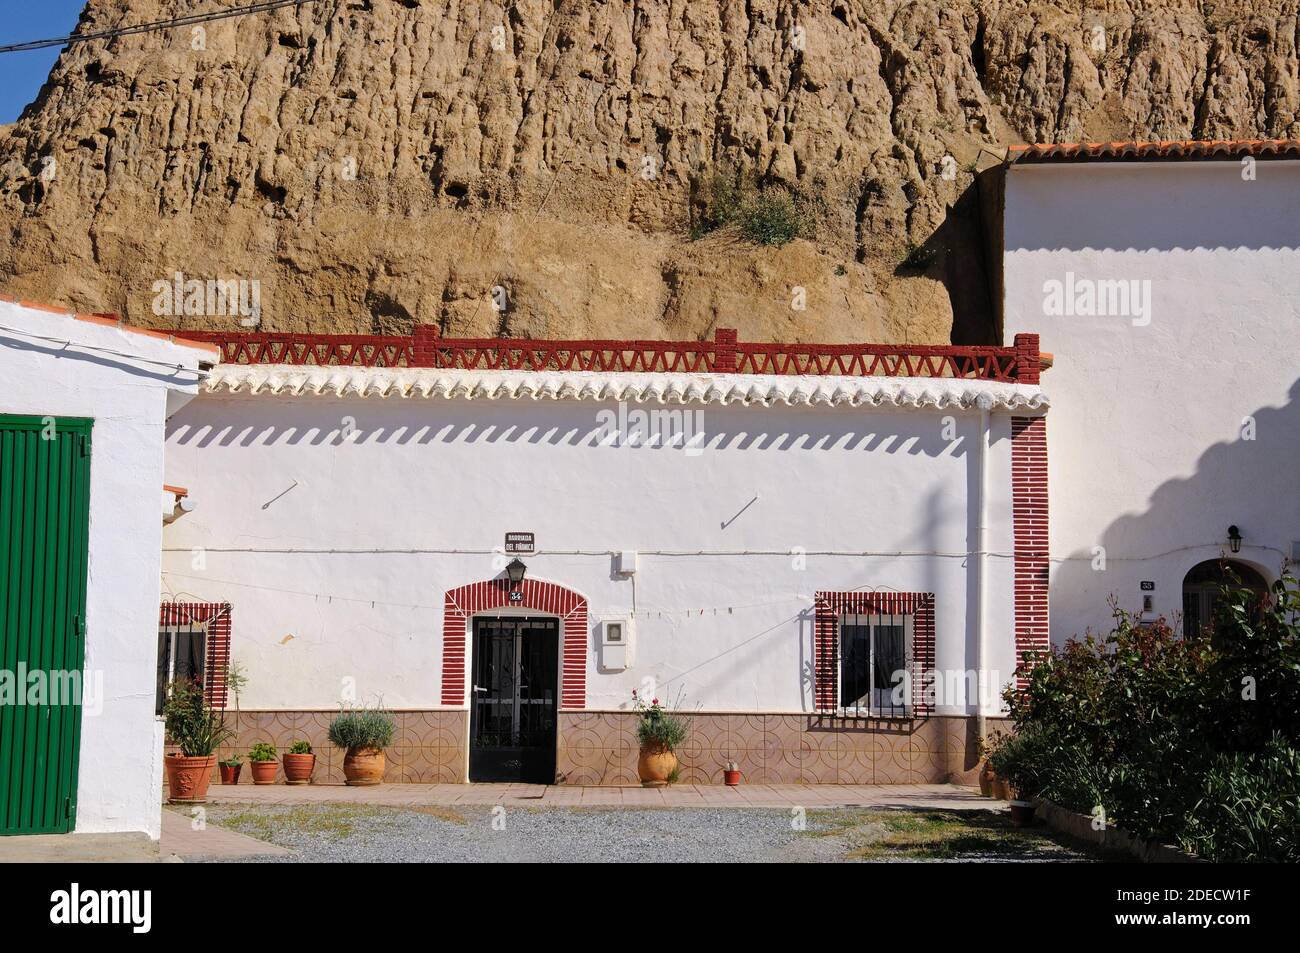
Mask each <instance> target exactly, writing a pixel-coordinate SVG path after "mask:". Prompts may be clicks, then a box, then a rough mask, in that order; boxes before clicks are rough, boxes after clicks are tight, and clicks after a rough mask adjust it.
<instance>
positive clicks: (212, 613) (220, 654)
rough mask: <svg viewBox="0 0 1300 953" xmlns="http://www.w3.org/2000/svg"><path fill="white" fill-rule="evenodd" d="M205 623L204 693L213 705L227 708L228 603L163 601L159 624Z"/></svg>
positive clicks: (228, 661) (228, 666) (228, 660)
mask: <svg viewBox="0 0 1300 953" xmlns="http://www.w3.org/2000/svg"><path fill="white" fill-rule="evenodd" d="M192 622H197V623H206V624H207V627H208V637H207V641H206V646H207V647H206V649H205V653H206V658H205V659H204V661H203V693H204V694H205V695H206V696H207V699H208V704H209V705H211V706H212V707H213V708H225V707H226V701H227V698H226V672H227V670H228V669H229V668H230V603H229V602H164V603H163V604H162V606H161V607H160V611H159V615H158V625H159V626H168V625H188V624H190V623H192Z"/></svg>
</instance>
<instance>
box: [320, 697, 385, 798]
mask: <svg viewBox="0 0 1300 953" xmlns="http://www.w3.org/2000/svg"><path fill="white" fill-rule="evenodd" d="M396 731H397V720H396V719H395V718H393V716H392V715H391V714H389V713H388V712H386V711H383V710H381V709H378V708H360V709H353V710H350V711H341V712H339V713H338V714H337V715H335V716H334V720H333V721H332V722H330V732H329V737H330V742H331V743H332V744H335V745H338V746H339V747H340V748H344V749H346V751H347V754H346V755H344V757H343V778H344V781H345V783H347V784H349V785H352V786H354V787H356V786H360V785H366V784H380V783H382V782H383V780H384V769H385V767H387V761H386V759H385V757H384V749H385V748H387V747H388V746H389V745H390V744H392V743H393V734H394V733H395V732H396Z"/></svg>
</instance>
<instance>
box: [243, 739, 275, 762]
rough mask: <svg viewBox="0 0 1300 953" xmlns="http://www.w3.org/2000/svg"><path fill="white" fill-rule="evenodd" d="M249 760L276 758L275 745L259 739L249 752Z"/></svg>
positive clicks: (261, 760) (270, 759) (271, 759)
mask: <svg viewBox="0 0 1300 953" xmlns="http://www.w3.org/2000/svg"><path fill="white" fill-rule="evenodd" d="M248 760H249V761H257V762H266V761H274V760H275V745H273V744H270V743H268V742H265V741H259V742H258V743H257V744H255V745H253V747H252V748H251V749H250V750H249V752H248Z"/></svg>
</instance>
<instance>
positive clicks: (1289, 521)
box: [1053, 380, 1300, 635]
mask: <svg viewBox="0 0 1300 953" xmlns="http://www.w3.org/2000/svg"><path fill="white" fill-rule="evenodd" d="M1247 419H1248V420H1253V425H1254V429H1253V439H1243V438H1241V437H1239V438H1238V439H1236V440H1232V441H1223V442H1220V443H1216V444H1214V445H1212V446H1211V447H1209V448H1208V449H1207V450H1206V451H1205V452H1204V453H1203V454H1201V456H1200V458H1199V459H1198V460H1197V464H1196V471H1195V472H1194V473H1193V474H1192V475H1191V476H1190V477H1187V478H1186V479H1173V480H1167V481H1165V482H1164V483H1162V484H1160V485H1159V486H1158V487H1156V488H1155V490H1154V491H1153V492H1152V494H1151V497H1150V505H1149V506H1148V507H1147V509H1146V510H1145V511H1143V512H1141V513H1134V514H1130V515H1126V516H1123V517H1121V518H1120V519H1117V520H1115V521H1114V522H1113V523H1111V524H1110V525H1109V526H1107V527H1106V528H1105V530H1103V531H1102V532H1101V533H1100V534H1099V536H1098V538H1097V545H1099V546H1102V547H1104V549H1105V552H1106V554H1107V564H1108V566H1111V567H1113V566H1114V565H1115V563H1114V560H1115V559H1116V558H1117V557H1118V558H1127V557H1132V556H1146V557H1154V556H1168V557H1170V558H1171V559H1174V560H1176V561H1177V569H1176V570H1175V572H1174V573H1173V575H1175V576H1176V579H1175V580H1174V581H1175V583H1176V584H1177V585H1179V586H1181V585H1182V580H1183V577H1184V576H1185V575H1186V574H1187V572H1188V571H1189V570H1190V569H1191V568H1192V567H1193V566H1195V565H1196V564H1197V563H1200V562H1202V561H1204V560H1206V559H1213V558H1216V556H1217V555H1218V553H1219V552H1220V551H1221V550H1225V549H1227V530H1228V527H1229V526H1230V525H1234V524H1235V525H1238V526H1240V527H1241V531H1242V535H1243V536H1244V537H1245V543H1244V545H1243V546H1242V550H1241V553H1240V554H1232V555H1231V556H1230V558H1231V559H1233V560H1236V561H1239V562H1244V563H1246V564H1248V565H1250V566H1252V567H1253V568H1255V569H1257V570H1258V571H1259V572H1260V574H1261V575H1263V576H1264V578H1265V579H1266V580H1269V581H1270V582H1271V581H1272V580H1275V579H1277V577H1278V575H1279V574H1280V569H1281V567H1282V564H1283V562H1284V561H1285V560H1286V559H1287V558H1288V557H1289V553H1287V552H1285V551H1284V550H1283V549H1281V548H1279V547H1277V546H1272V545H1267V542H1268V541H1269V540H1270V539H1272V541H1274V542H1276V541H1277V539H1278V538H1279V537H1281V538H1282V539H1284V540H1289V539H1291V538H1292V537H1295V538H1300V494H1297V492H1296V467H1297V464H1298V463H1300V380H1297V381H1296V382H1295V383H1293V384H1292V385H1291V389H1290V391H1289V392H1288V395H1287V401H1286V403H1285V404H1283V405H1282V406H1280V407H1262V408H1260V409H1258V410H1256V411H1255V412H1254V413H1253V414H1251V415H1250V417H1249V418H1247ZM1244 428H1245V422H1244V421H1243V430H1244ZM1100 462H1101V461H1099V463H1100ZM1075 478H1076V479H1079V480H1085V481H1086V479H1087V475H1086V474H1077V475H1076V476H1075ZM1058 498H1061V497H1058ZM1252 536H1253V537H1254V539H1255V540H1256V542H1254V543H1252V541H1251V537H1252ZM1092 562H1093V553H1092V552H1091V551H1088V550H1078V551H1075V552H1073V553H1070V554H1069V557H1068V559H1067V560H1066V561H1064V562H1062V563H1061V564H1060V565H1059V566H1058V567H1057V568H1056V572H1055V576H1054V579H1053V588H1054V589H1059V590H1061V591H1063V592H1079V593H1087V592H1094V593H1099V595H1100V599H1099V603H1098V605H1097V606H1096V610H1095V611H1096V613H1097V624H1098V625H1100V626H1101V628H1102V630H1103V631H1104V630H1106V629H1108V628H1109V612H1108V610H1107V607H1106V604H1105V599H1106V598H1107V597H1108V596H1109V595H1112V594H1113V595H1116V596H1118V597H1120V605H1121V607H1123V608H1134V607H1133V606H1132V598H1131V597H1132V593H1129V592H1127V591H1126V592H1123V593H1115V592H1114V591H1113V590H1114V587H1113V586H1112V585H1109V584H1107V585H1105V586H1099V585H1097V581H1098V577H1099V576H1103V575H1104V574H1102V573H1099V572H1098V571H1096V570H1094V569H1093V568H1092ZM1162 571H1163V570H1162ZM1127 584H1128V583H1127V582H1126V585H1127ZM1132 584H1133V585H1134V586H1136V583H1132ZM1165 604H1168V598H1167V597H1166V599H1165ZM1179 604H1180V605H1181V602H1180V603H1179ZM1072 634H1075V635H1081V634H1082V633H1072Z"/></svg>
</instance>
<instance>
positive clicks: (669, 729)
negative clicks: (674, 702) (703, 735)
mask: <svg viewBox="0 0 1300 953" xmlns="http://www.w3.org/2000/svg"><path fill="white" fill-rule="evenodd" d="M632 698H633V699H634V700H635V702H636V712H637V714H639V715H640V716H641V720H640V721H639V722H638V723H637V726H636V740H637V741H638V742H639V743H640V744H641V747H643V748H662V749H664V750H666V751H672V750H674V749H675V748H676V747H677V746H678V745H680V744H681V743H682V742H683V741H685V740H686V736H687V735H688V734H689V733H690V729H689V726H688V725H687V723H686V720H685V719H684V718H682V717H680V716H679V715H676V714H674V713H673V712H671V711H669V710H668V709H667V708H665V707H663V706H662V705H660V704H659V699H657V698H655V699H652V700H651V701H650V703H649V704H647V703H646V702H645V701H644V700H643V699H642V698H640V697H639V696H638V695H637V693H636V692H635V691H633V692H632Z"/></svg>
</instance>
